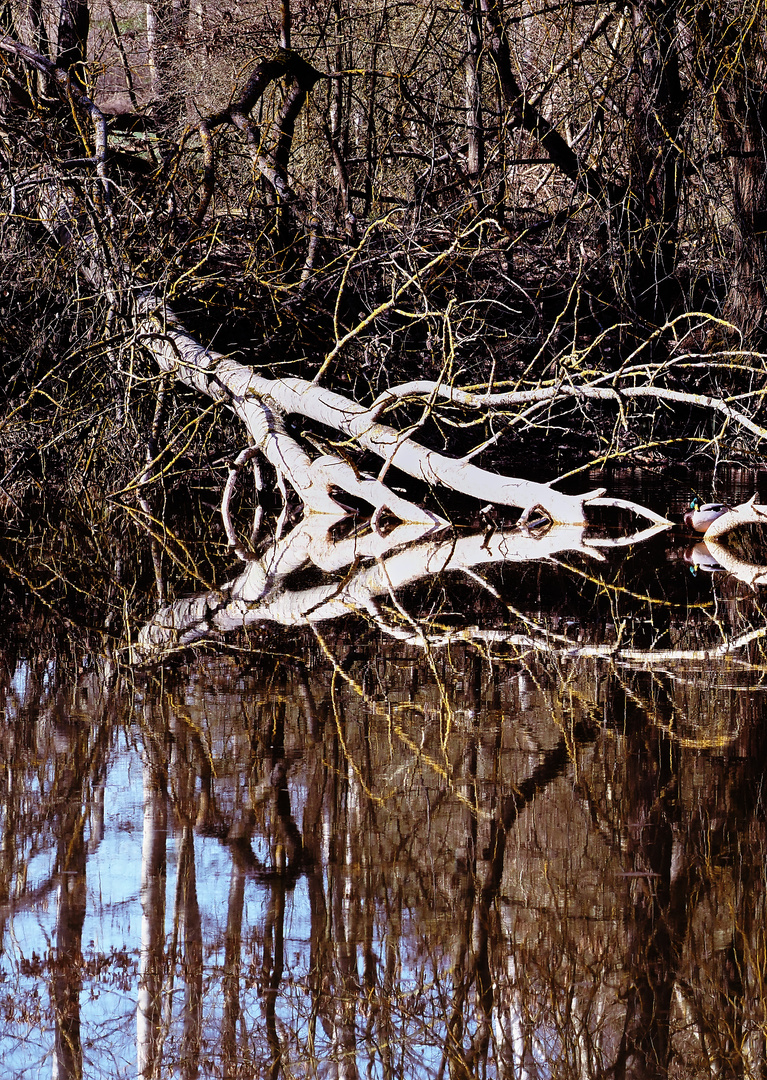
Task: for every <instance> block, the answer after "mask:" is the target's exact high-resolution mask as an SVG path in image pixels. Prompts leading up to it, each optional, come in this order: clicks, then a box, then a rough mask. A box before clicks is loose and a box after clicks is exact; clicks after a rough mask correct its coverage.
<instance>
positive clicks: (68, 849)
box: [51, 783, 86, 1080]
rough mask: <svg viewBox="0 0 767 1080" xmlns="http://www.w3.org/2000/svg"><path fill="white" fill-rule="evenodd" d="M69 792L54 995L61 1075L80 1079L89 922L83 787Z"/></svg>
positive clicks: (63, 830) (61, 1078) (68, 1079)
mask: <svg viewBox="0 0 767 1080" xmlns="http://www.w3.org/2000/svg"><path fill="white" fill-rule="evenodd" d="M78 787H79V795H80V797H79V798H77V792H76V791H74V792H70V796H69V803H68V805H67V809H66V811H65V813H64V815H63V817H62V820H61V823H60V828H61V832H60V835H59V852H58V869H59V876H60V884H59V901H58V911H57V918H56V960H55V968H54V972H53V980H52V988H51V989H52V997H53V1007H54V1015H55V1019H56V1076H57V1077H58V1078H59V1080H79V1078H80V1077H81V1076H82V1074H83V1050H82V1044H81V1041H80V991H81V990H82V981H83V980H82V966H83V956H82V936H83V923H84V922H85V902H86V888H85V861H86V844H85V838H84V827H85V820H84V818H83V814H82V783H80V785H78Z"/></svg>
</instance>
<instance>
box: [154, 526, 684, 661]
mask: <svg viewBox="0 0 767 1080" xmlns="http://www.w3.org/2000/svg"><path fill="white" fill-rule="evenodd" d="M341 520H342V519H341V518H331V517H330V516H329V515H325V514H322V515H317V514H310V515H308V516H307V517H305V518H304V519H303V520H302V521H301V522H300V524H299V525H297V526H296V527H295V528H294V529H293V530H292V531H291V532H290V533H289V534H287V535H286V536H284V537H282V538H281V539H278V540H277V541H275V543H274V544H273V545H271V546H270V547H269V548H268V550H267V551H266V552H265V553H264V554H263V555H261V556H259V557H258V558H252V559H250V560H248V561H247V563H246V567H245V570H244V571H243V573H242V574H241V575H240V576H239V577H237V578H235V579H234V580H233V581H230V582H229V583H227V584H226V585H224V586H223V587H222V588H221V589H220V590H211V591H208V592H205V593H202V594H200V595H198V596H194V597H190V598H188V599H185V600H179V601H176V602H175V603H173V604H169V605H167V606H165V607H163V608H162V609H161V610H160V611H159V612H158V613H157V615H155V616H154V618H153V619H152V620H151V621H150V622H149V623H148V624H147V625H146V626H145V627H144V628H143V629H142V631H141V633H140V635H139V640H138V642H137V644H136V646H135V648H134V656H135V658H136V659H139V660H141V659H148V658H149V657H151V656H152V655H154V654H156V653H158V652H162V651H164V650H166V649H169V648H176V647H185V646H188V645H191V644H193V643H194V642H196V641H200V640H201V639H203V638H207V637H217V636H219V635H221V634H225V633H228V632H232V631H235V630H241V629H243V628H245V627H247V626H250V625H253V624H255V623H260V622H275V623H279V624H281V625H283V626H301V625H304V626H307V625H311V624H316V623H320V622H323V621H326V620H330V619H337V618H340V617H342V616H344V615H349V614H363V615H365V616H366V617H367V618H369V619H371V620H373V621H374V622H375V623H376V624H377V625H378V626H379V627H380V628H381V629H382V630H384V631H386V632H387V633H389V634H392V635H393V636H395V637H399V636H404V637H406V638H408V639H412V640H414V641H417V642H423V641H425V640H426V638H427V635H426V633H425V631H424V629H422V628H421V627H420V626H419V624H418V623H417V621H416V619H415V618H411V617H410V616H409V615H408V614H407V613H406V612H405V611H404V610H403V608H402V606H401V604H400V603H399V601H398V600H397V599H396V593H397V592H398V591H399V590H401V589H402V588H403V587H405V586H407V585H411V584H413V583H415V582H417V581H420V580H422V579H425V578H428V577H431V576H433V575H435V574H440V573H443V572H445V571H456V570H457V571H463V572H464V573H465V574H466V575H467V576H468V577H470V578H471V579H472V580H474V581H479V582H480V583H481V584H482V585H483V587H485V588H487V589H488V590H489V591H490V592H491V593H493V594H494V595H497V594H496V593H495V590H494V588H493V586H492V585H489V584H488V583H485V582H484V581H483V580H482V579H481V578H480V577H479V576H478V575H477V574H476V572H475V570H474V568H475V567H477V566H482V565H487V564H489V563H509V562H517V563H518V562H531V561H541V560H546V559H552V558H554V557H555V556H556V555H559V554H561V553H562V552H565V551H567V552H580V553H581V554H585V555H588V556H589V557H591V558H595V559H601V558H603V556H602V555H601V554H600V552H599V550H597V546H596V545H599V546H601V547H604V546H606V545H610V544H613V546H620V545H622V544H623V543H624V542H625V541H626V539H630V538H626V537H622V538H619V539H617V540H615V541H609V540H604V539H602V540H586V539H584V529H583V528H581V527H576V526H555V527H553V528H551V529H548V530H546V531H543V532H539V533H536V532H533V531H531V530H527V529H524V528H514V529H507V530H499V531H497V532H491V533H489V534H487V533H486V534H482V533H473V534H471V535H468V536H454V535H452V534H450V535H446V534H445V532H444V531H442V530H436V531H435V530H434V529H433V528H430V527H429V526H425V525H415V524H410V525H399V526H397V527H396V528H395V529H394V530H393V531H392V532H390V533H389V534H388V535H387V536H383V535H381V534H380V533H378V532H375V531H372V530H371V531H368V532H366V533H363V534H362V535H359V534H354V535H351V536H349V537H347V538H344V539H338V540H336V539H333V538H332V536H331V533H330V529H331V527H332V526H334V525H337V524H338V523H339V522H340V521H341ZM663 528H664V526H663V525H658V526H656V527H655V528H654V529H651V530H644V531H643V532H641V533H638V534H636V536H635V537H634V539H635V540H641V539H644V538H645V537H646V536H647V534H648V532H649V533H651V534H652V533H655V532H658V531H661V530H662V529H663ZM311 566H314V567H316V568H318V569H319V570H322V571H324V572H325V573H326V574H329V575H332V574H335V575H338V574H339V573H340V572H343V571H347V569H348V568H351V569H348V573H346V575H345V576H344V577H343V578H340V579H339V577H338V576H336V577H334V578H333V579H332V580H330V581H327V582H323V583H322V584H319V585H311V586H309V587H307V588H291V587H290V578H291V577H294V576H295V575H297V574H299V573H300V572H301V571H302V570H305V569H306V568H308V567H311ZM382 596H388V597H389V599H390V600H391V602H392V603H393V605H394V607H395V608H396V610H397V612H398V614H399V616H400V618H401V622H400V623H399V625H398V626H391V625H389V623H388V622H387V621H386V620H385V619H384V617H383V616H382V615H381V613H380V611H379V609H378V606H377V598H379V597H382ZM437 636H439V635H437ZM428 640H429V641H432V640H434V638H433V636H432V635H431V634H429V635H428Z"/></svg>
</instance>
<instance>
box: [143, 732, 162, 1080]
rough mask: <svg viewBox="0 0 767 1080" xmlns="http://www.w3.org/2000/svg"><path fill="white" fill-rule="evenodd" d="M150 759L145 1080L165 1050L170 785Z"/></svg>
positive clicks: (146, 777)
mask: <svg viewBox="0 0 767 1080" xmlns="http://www.w3.org/2000/svg"><path fill="white" fill-rule="evenodd" d="M145 755H146V756H145V759H144V840H143V844H142V848H141V953H140V958H139V987H138V1006H137V1009H136V1044H137V1051H136V1059H137V1072H138V1075H139V1077H140V1078H141V1080H153V1078H154V1077H155V1076H157V1074H158V1070H159V1066H160V1054H161V1049H162V1045H161V1044H162V1032H161V1023H162V982H163V971H164V953H163V945H164V941H165V879H166V871H167V863H166V850H165V845H166V840H167V832H168V782H167V775H166V774H165V773H164V772H162V771H161V770H160V769H156V768H153V766H152V763H151V761H150V757H149V751H148V750H145Z"/></svg>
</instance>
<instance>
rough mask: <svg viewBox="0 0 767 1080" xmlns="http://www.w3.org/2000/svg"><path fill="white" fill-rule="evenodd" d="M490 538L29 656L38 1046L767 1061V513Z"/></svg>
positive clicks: (5, 1069) (21, 742)
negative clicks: (722, 546)
mask: <svg viewBox="0 0 767 1080" xmlns="http://www.w3.org/2000/svg"><path fill="white" fill-rule="evenodd" d="M743 487H744V491H743V495H745V496H746V497H748V496H749V495H750V494H751V493H752V490H753V487H752V488H751V490H745V487H747V484H746V483H745V482H744V484H743ZM688 490H689V489H688ZM680 492H681V485H680ZM686 494H687V492H685V495H686ZM737 494H738V495H739V494H740V492H738V493H737ZM631 495H632V496H633V497H636V498H639V497H640V496H639V495H638V494H637V492H636V491H633V492H631ZM645 501H648V502H649V501H650V499H646V500H645ZM682 505H683V502H682V497H681V495H680V500H679V502H678V505H674V506H673V507H667V506H656V508H657V509H659V510H661V511H664V510H667V509H671V508H673V509H679V510H681V508H682ZM489 532H490V531H489V530H488V531H486V532H485V534H484V535H483V534H480V535H479V536H478V537H475V538H473V539H472V538H471V537H461V538H459V539H460V542H458V540H457V539H456V538H452V539H451V542H450V543H451V547H450V551H449V552H448V551H447V550H446V549H445V547H444V544H443V545H442V546H440V543H439V542H437V541H433V540H432V539H430V538H423V537H422V538H420V539H417V540H413V538H412V537H411V538H410V541H409V543H408V545H407V546H402V545H401V544H400V543H399V539H401V540H402V542H403V544H404V540H405V537H404V534H403V536H401V537H400V538H399V539H395V541H392V545H391V546H390V547H389V548H387V549H386V550H385V551H383V552H382V551H377V552H376V551H372V547H373V546H375V543H377V542H378V541H377V540H376V539H375V538H370V537H368V538H365V537H360V538H358V539H357V540H356V541H355V543H356V548H355V550H356V555H355V557H354V561H350V560H349V558H348V557H347V554H346V553H345V549H343V548H342V546H341V545H342V544H343V543H345V542H346V540H345V539H344V538H341V539H340V540H337V542H336V543H334V544H331V545H328V544H327V543H325V541H324V540H323V539H322V538H321V537H318V536H316V535H314V534H311V533H310V531H307V530H306V529H302V528H301V527H299V528H297V529H296V530H294V532H293V533H292V534H290V535H289V536H287V537H286V539H285V542H284V544H282V546H281V547H280V549H279V560H280V561H279V569H275V566H276V562H275V561H274V560H272V561H271V562H268V563H267V561H266V560H265V559H262V560H260V561H259V560H254V561H253V562H252V563H250V564H247V565H245V566H244V567H243V566H234V567H233V570H232V576H231V580H230V582H229V584H228V585H225V586H221V587H220V589H219V590H214V591H208V592H206V593H200V594H199V595H198V596H196V597H190V598H188V599H187V600H186V601H185V605H184V606H183V609H182V606H180V605H178V604H176V605H166V607H165V608H163V609H162V610H161V611H160V613H159V614H158V616H157V617H156V618H155V620H153V622H152V623H151V624H150V625H149V626H147V627H145V628H144V629H143V631H141V633H139V634H137V635H136V640H135V641H134V643H133V650H132V652H131V653H130V654H129V653H128V652H127V651H126V652H124V653H123V654H122V657H121V659H122V660H124V659H125V658H126V657H128V656H129V655H130V656H132V658H133V659H134V660H136V661H140V664H138V665H136V664H134V665H132V666H131V665H126V664H125V663H122V662H121V663H119V664H118V663H117V661H116V660H115V658H114V657H112V658H110V659H107V658H106V657H105V656H101V655H98V654H96V653H93V654H90V655H83V656H81V657H80V658H79V660H78V661H77V663H76V664H75V663H72V662H68V663H66V664H65V663H63V662H62V661H60V660H59V658H57V657H56V656H50V655H42V656H41V655H40V652H39V650H38V651H35V650H33V649H32V648H31V647H29V648H25V646H24V645H23V643H22V644H20V645H19V647H18V649H17V652H16V654H15V655H13V656H11V655H10V653H9V654H8V655H7V656H6V657H4V665H2V666H0V678H1V679H2V683H1V685H0V695H1V697H2V706H3V716H4V721H3V725H2V774H1V775H0V805H1V808H2V816H1V817H0V822H1V823H2V849H1V850H2V855H1V858H2V874H0V934H1V935H2V936H1V937H0V942H1V943H2V945H1V955H0V1016H2V1023H0V1062H2V1066H1V1067H0V1076H2V1077H30V1078H32V1077H34V1078H37V1077H43V1076H45V1077H49V1076H53V1077H58V1078H61V1080H64V1078H67V1080H68V1078H71V1077H79V1076H87V1077H98V1078H101V1077H104V1078H107V1077H109V1078H119V1077H127V1076H131V1077H134V1076H144V1077H165V1076H168V1077H170V1076H180V1077H197V1076H199V1077H227V1078H232V1080H234V1078H240V1077H262V1076H263V1077H270V1076H272V1077H284V1078H292V1077H323V1078H330V1077H348V1078H354V1077H381V1078H389V1077H412V1078H420V1077H461V1078H465V1077H473V1076H477V1077H484V1076H487V1077H508V1078H511V1077H514V1078H517V1077H523V1078H527V1077H530V1078H538V1077H579V1078H580V1077H608V1076H615V1077H629V1076H630V1077H652V1078H655V1077H661V1076H672V1077H708V1076H723V1077H730V1076H732V1077H735V1076H748V1077H751V1076H754V1077H756V1076H764V1075H765V1072H766V1071H767V1051H766V1038H767V990H766V989H765V980H766V979H767V923H766V921H765V914H766V909H767V887H766V886H767V882H766V880H765V865H767V864H766V862H765V857H766V856H767V832H766V829H765V824H766V821H765V812H766V803H765V767H766V766H767V753H766V752H767V715H765V701H766V693H765V688H766V686H767V682H766V676H767V656H766V655H765V650H764V644H763V642H764V639H765V634H767V614H766V613H765V611H764V607H763V594H764V587H763V586H762V585H761V582H760V580H759V577H758V573H757V571H758V568H759V566H760V554H759V552H760V547H759V543H760V541H759V538H758V537H757V538H756V539H754V538H753V537H751V538H747V539H746V541H745V542H744V546H742V547H741V549H738V550H737V551H736V552H735V554H734V555H733V556H732V559H731V561H730V562H728V563H727V565H726V566H723V563H722V562H720V561H718V560H714V559H712V558H711V556H710V553H705V552H700V550H698V552H697V555H696V554H695V553H694V552H693V547H694V543H693V541H691V540H690V538H685V537H682V536H681V535H679V534H671V533H667V534H663V535H661V536H659V537H656V538H654V539H651V540H648V541H647V542H646V543H643V544H640V545H635V546H629V547H625V548H591V547H589V543H588V534H587V535H586V536H585V537H584V535H583V534H582V533H581V532H579V531H578V530H576V531H575V532H572V531H571V532H570V533H568V534H566V535H564V534H562V535H560V536H559V539H557V538H556V537H555V536H554V535H553V534H552V533H550V534H548V535H547V536H545V537H543V536H541V537H533V538H529V537H528V538H519V537H518V536H517V535H516V534H515V533H514V531H513V530H510V531H507V532H506V533H504V532H503V530H499V531H498V533H495V534H493V535H490V534H489ZM464 541H465V542H464ZM533 542H534V543H537V544H538V545H539V548H538V549H535V548H531V547H530V545H531V544H532V543H533ZM366 544H368V545H369V546H368V547H366V546H365V545H366ZM430 545H431V546H430ZM535 550H538V555H537V557H536V556H534V552H535ZM275 551H276V547H275ZM531 551H532V552H533V554H531ZM307 552H308V555H307ZM706 556H708V557H706ZM722 558H724V556H722ZM763 561H765V562H767V556H765V559H764V560H763ZM691 567H692V568H693V569H694V570H695V571H696V572H695V573H694V574H693V573H692V572H691ZM744 567H745V569H744ZM755 568H756V569H755ZM749 575H750V577H749ZM238 619H239V625H240V627H241V629H240V630H239V631H238V632H237V633H232V634H229V633H228V631H229V628H230V624H231V626H232V627H234V626H236V625H237V620H238ZM243 626H244V627H245V629H244V630H243V629H242V627H243ZM275 626H276V627H277V628H275ZM211 638H215V644H213V645H211V644H207V645H205V647H202V646H201V645H200V643H201V642H204V641H207V642H210V640H211ZM179 644H185V645H187V646H189V645H193V646H194V648H189V647H186V648H182V649H179V648H176V647H175V646H178V645H179ZM169 646H173V648H172V649H170V651H169Z"/></svg>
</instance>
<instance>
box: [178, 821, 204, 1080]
mask: <svg viewBox="0 0 767 1080" xmlns="http://www.w3.org/2000/svg"><path fill="white" fill-rule="evenodd" d="M178 890H179V892H180V894H181V903H180V910H181V912H182V917H183V920H184V983H185V987H186V993H185V997H184V1033H183V1036H182V1040H181V1074H182V1076H183V1077H185V1078H187V1077H188V1078H189V1080H194V1078H195V1077H196V1076H197V1075H198V1074H199V1066H200V1046H201V1043H202V925H201V922H200V905H199V902H198V899H197V876H196V874H195V866H194V833H193V831H192V826H191V825H190V824H188V823H186V824H184V827H183V831H182V834H181V849H180V851H179V857H178Z"/></svg>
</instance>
